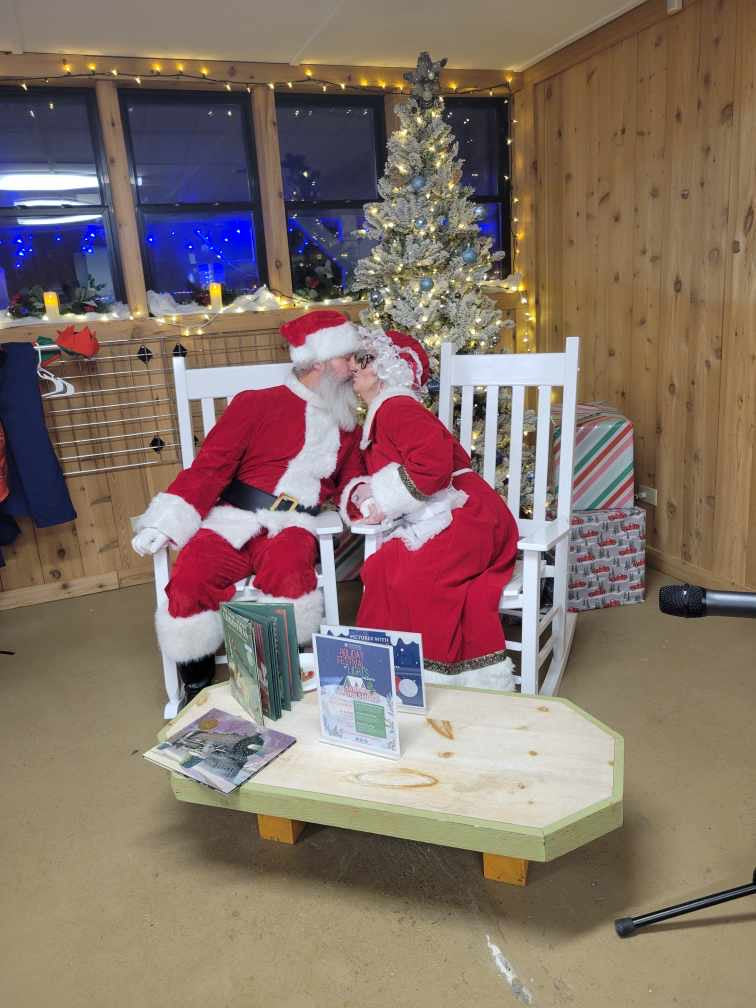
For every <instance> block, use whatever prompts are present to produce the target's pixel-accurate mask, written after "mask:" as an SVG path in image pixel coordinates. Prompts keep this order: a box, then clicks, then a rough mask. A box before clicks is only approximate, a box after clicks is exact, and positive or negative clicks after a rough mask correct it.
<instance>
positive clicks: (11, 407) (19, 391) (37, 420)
mask: <svg viewBox="0 0 756 1008" xmlns="http://www.w3.org/2000/svg"><path fill="white" fill-rule="evenodd" d="M0 423H2V425H3V428H4V429H5V438H6V449H7V456H8V485H9V487H10V493H9V495H8V496H7V497H6V499H5V500H4V501H3V502H2V504H0V513H5V514H6V515H12V516H13V517H16V518H18V517H20V516H22V515H23V516H27V515H28V516H30V517H31V518H33V519H34V522H35V524H36V525H37V526H38V527H40V528H45V527H46V526H48V525H60V524H61V523H62V522H69V521H73V520H74V519H75V518H76V511H74V507H73V504H72V503H71V498H70V496H69V493H68V487H67V486H66V481H65V479H64V478H63V473H62V471H61V468H60V463H59V462H58V459H57V457H56V455H55V452H54V451H53V447H52V445H51V444H50V436H49V434H48V433H47V427H46V426H45V418H44V414H43V412H42V399H41V397H40V393H39V380H38V378H37V352H36V350H35V349H34V347H33V346H32V345H31V343H5V344H3V346H2V348H0Z"/></svg>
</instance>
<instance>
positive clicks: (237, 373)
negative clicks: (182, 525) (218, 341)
mask: <svg viewBox="0 0 756 1008" xmlns="http://www.w3.org/2000/svg"><path fill="white" fill-rule="evenodd" d="M290 373H291V365H290V364H243V365H238V366H234V367H210V368H189V369H188V368H187V367H186V361H185V359H184V358H183V357H174V358H173V377H174V381H175V386H176V412H177V414H178V428H179V441H180V444H181V463H182V465H183V466H184V468H185V469H186V468H188V467H189V466H190V465H191V464H192V461H193V459H194V435H193V431H192V413H191V403H192V402H197V401H198V402H199V403H200V404H201V410H202V429H203V434H204V436H207V434H209V432H210V430H211V429H212V428H213V426H214V425H215V420H216V416H215V409H216V400H219V399H220V400H222V403H223V406H224V407H225V406H226V405H227V404H228V403H229V402H230V401H231V399H233V397H234V396H235V395H237V394H238V393H239V392H244V391H245V390H247V389H263V388H271V387H272V386H274V385H282V384H283V383H284V382H285V381H286V378H287V377H288V375H289V374H290ZM316 525H317V535H318V545H319V547H320V566H319V570H318V587H319V588H321V589H322V591H323V600H324V608H325V619H326V622H327V623H331V624H338V622H339V603H338V595H337V593H336V566H335V563H334V553H333V537H334V536H335V535H339V533H341V532H342V531H343V525H342V523H341V519H340V518H339V515H338V512H337V511H327V512H324V513H323V514H320V515H318V517H317V518H316ZM153 559H154V569H155V594H156V596H157V602H158V605H161V604H162V603H163V602H164V601H165V588H166V585H167V584H168V581H169V579H170V573H169V562H168V550H167V548H165V549H161V550H158V552H157V553H156V554H155V556H154V558H153ZM250 582H251V579H248V580H247V581H240V582H239V583H238V584H237V585H236V589H237V594H236V595H235V596H234V597H235V598H237V599H239V598H247V599H253V598H254V597H255V594H256V593H255V589H254V587H252V586H251V583H250ZM162 660H163V677H164V679H165V691H166V693H167V695H168V700H167V702H166V705H165V709H164V714H165V717H166V718H173V717H175V716H176V714H177V712H178V705H179V700H180V684H179V680H178V671H177V669H176V663H175V662H173V661H171V660H170V659H169V658H167V657H166V656H165V655H163V656H162ZM215 661H216V664H225V662H226V657H225V655H217V656H216V658H215Z"/></svg>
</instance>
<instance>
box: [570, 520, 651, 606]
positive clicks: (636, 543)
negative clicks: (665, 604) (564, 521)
mask: <svg viewBox="0 0 756 1008" xmlns="http://www.w3.org/2000/svg"><path fill="white" fill-rule="evenodd" d="M570 522H571V529H570V559H569V580H568V596H567V608H568V609H569V610H570V612H582V611H584V610H586V609H607V608H609V607H611V606H619V605H632V604H633V603H635V602H642V601H643V600H644V598H645V581H646V513H645V511H643V509H642V508H638V507H628V508H611V509H608V510H602V511H574V512H573V514H572V518H571V519H570Z"/></svg>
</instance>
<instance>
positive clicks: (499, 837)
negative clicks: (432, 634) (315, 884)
mask: <svg viewBox="0 0 756 1008" xmlns="http://www.w3.org/2000/svg"><path fill="white" fill-rule="evenodd" d="M428 695H429V709H430V713H429V714H428V716H427V717H418V716H417V715H411V714H402V715H400V733H401V744H402V754H403V755H402V758H401V759H400V760H398V761H393V760H386V759H382V758H380V757H375V756H368V755H365V754H363V753H357V752H352V751H350V750H348V749H339V748H337V747H335V746H332V745H325V744H323V743H322V742H320V741H319V731H320V725H319V719H318V705H317V695H316V694H314V693H310V694H307V695H306V696H305V698H304V699H303V700H302V701H301V702H300V703H298V704H295V705H294V709H293V710H292V711H291V712H288V713H286V714H284V717H283V718H282V719H281V720H280V721H278V722H276V723H275V727H276V728H280V730H281V731H284V732H288V733H289V734H291V735H294V736H295V737H296V738H297V743H296V745H294V746H292V747H291V748H290V749H289V750H287V751H286V752H285V753H284V754H283V755H282V756H280V757H278V759H276V760H274V762H273V763H271V764H270V765H269V766H267V767H265V769H263V770H262V771H261V772H260V773H259V774H257V775H256V776H255V777H253V778H252V779H251V780H250V781H248V782H247V783H246V784H244V785H243V786H242V787H241V788H239V789H238V790H237V791H235V792H234V793H233V794H231V795H228V796H224V795H221V794H219V793H217V792H215V791H212V790H210V789H209V788H206V787H204V786H203V785H201V784H197V783H195V782H194V781H191V780H188V779H187V778H183V777H180V776H178V775H172V777H171V782H172V786H173V790H174V793H175V795H176V797H177V798H179V799H180V800H181V801H187V802H194V803H196V804H200V805H215V806H220V807H221V808H230V809H238V810H240V811H243V812H253V813H257V814H258V819H259V821H260V831H261V835H262V836H264V837H265V838H267V839H274V840H278V841H280V842H284V843H294V842H295V841H296V839H297V837H298V835H299V832H301V824H303V823H310V822H312V823H320V824H323V825H326V826H337V827H342V828H345V829H353V830H362V831H364V832H369V833H377V834H381V835H385V836H394V837H402V838H404V839H407V840H420V841H424V842H426V843H434V844H441V845H444V846H447V847H459V848H460V849H463V850H475V851H480V852H481V853H483V854H484V855H485V858H484V870H485V874H486V877H487V878H494V879H497V880H500V881H507V882H510V883H514V884H520V885H522V884H524V882H525V876H526V871H527V862H528V861H551V860H552V859H553V858H556V857H559V855H560V854H566V853H567V852H568V851H571V850H574V849H575V848H577V847H580V846H582V845H583V844H586V843H588V842H589V841H591V840H594V839H596V838H597V837H600V836H603V835H604V834H605V833H608V832H610V831H611V830H613V829H616V828H617V827H618V826H620V825H621V824H622V775H623V743H622V738H621V737H620V736H619V735H618V734H617V733H616V732H614V731H612V730H611V729H609V728H607V727H606V726H605V725H602V724H601V723H600V722H598V721H596V720H595V719H594V718H592V717H591V716H590V715H588V714H586V713H585V712H584V711H582V710H581V709H580V708H579V707H576V706H575V704H573V703H571V702H570V701H569V700H564V699H561V698H552V697H549V698H548V699H546V698H544V697H532V696H520V695H519V694H509V693H493V692H487V691H478V690H457V689H453V688H450V687H443V686H441V687H433V686H430V687H428ZM213 706H214V707H220V708H222V709H224V710H228V711H232V712H238V711H239V708H238V707H237V705H236V703H235V702H234V700H233V699H232V697H231V696H230V694H229V691H228V686H227V684H225V683H224V684H221V685H218V686H211V687H210V688H209V689H206V690H204V691H203V693H201V694H200V696H199V697H197V699H196V700H195V701H194V702H193V703H192V704H190V706H189V707H187V708H186V709H185V710H184V711H182V712H181V714H180V715H179V717H178V718H176V720H175V721H173V722H171V724H170V725H167V726H166V727H165V728H164V729H163V730H162V731H161V732H160V737H161V738H162V737H164V736H165V734H167V733H168V732H170V731H172V730H173V729H175V728H176V727H177V726H180V725H184V724H186V723H188V722H190V721H193V720H194V719H195V718H196V717H197V716H198V714H199V713H201V711H202V710H203V709H205V710H206V709H208V707H213ZM287 824H288V825H287Z"/></svg>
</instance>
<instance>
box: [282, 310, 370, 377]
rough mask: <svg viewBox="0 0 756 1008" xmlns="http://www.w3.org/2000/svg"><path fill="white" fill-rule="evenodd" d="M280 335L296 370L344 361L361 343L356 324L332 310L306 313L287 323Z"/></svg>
mask: <svg viewBox="0 0 756 1008" xmlns="http://www.w3.org/2000/svg"><path fill="white" fill-rule="evenodd" d="M281 335H282V336H283V338H284V339H285V340H286V342H287V343H288V344H289V354H290V356H291V360H292V363H293V364H296V365H297V367H308V366H309V365H311V364H315V363H316V362H317V361H327V360H330V359H331V358H332V357H345V356H346V355H348V354H351V353H354V351H355V350H356V349H357V346H358V342H359V340H358V337H357V329H356V327H355V325H354V323H352V322H351V321H350V320H349V319H348V318H347V317H346V315H343V314H342V313H341V312H339V311H334V310H333V309H330V308H321V309H318V310H317V311H311V312H307V314H306V315H302V316H300V317H299V318H296V319H292V321H291V322H284V324H283V325H282V326H281Z"/></svg>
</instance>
